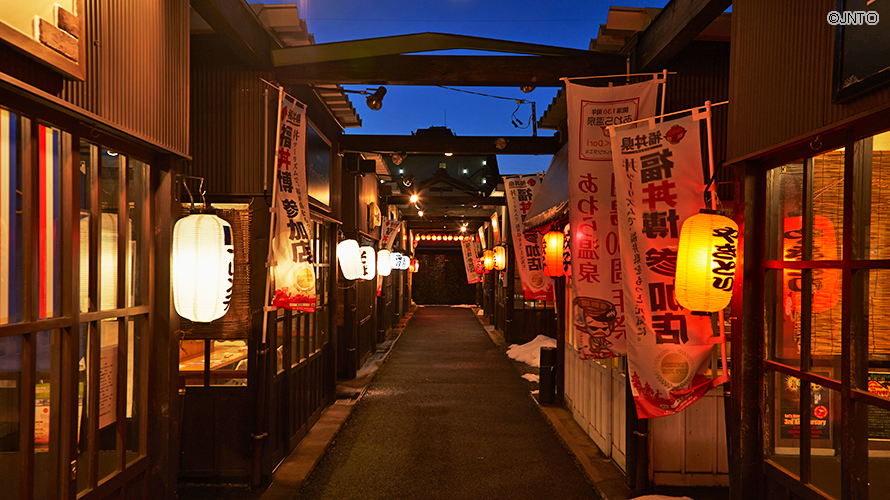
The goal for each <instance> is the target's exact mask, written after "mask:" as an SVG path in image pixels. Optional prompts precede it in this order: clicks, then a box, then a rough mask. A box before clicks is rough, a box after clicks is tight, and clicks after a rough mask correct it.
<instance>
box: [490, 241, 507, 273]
mask: <svg viewBox="0 0 890 500" xmlns="http://www.w3.org/2000/svg"><path fill="white" fill-rule="evenodd" d="M493 250H494V262H493V265H494V268H495V270H497V271H503V270H504V269H506V268H507V248H506V247H504V246H503V245H498V246H496V247H494V249H493Z"/></svg>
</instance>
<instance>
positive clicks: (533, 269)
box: [504, 174, 553, 300]
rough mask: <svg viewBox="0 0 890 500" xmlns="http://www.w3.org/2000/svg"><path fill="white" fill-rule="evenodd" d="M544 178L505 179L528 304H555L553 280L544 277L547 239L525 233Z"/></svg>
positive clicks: (516, 249) (519, 268) (526, 176)
mask: <svg viewBox="0 0 890 500" xmlns="http://www.w3.org/2000/svg"><path fill="white" fill-rule="evenodd" d="M542 177H543V176H542V175H540V174H530V175H514V176H504V186H505V188H506V195H507V218H508V219H509V221H510V222H509V223H510V228H511V231H510V232H511V233H512V234H513V250H514V255H515V256H516V268H517V269H518V270H519V278H520V280H521V281H522V293H523V296H524V297H525V298H526V299H527V300H553V280H551V279H550V278H548V277H547V276H546V275H545V274H544V256H543V252H542V248H543V238H544V235H543V233H542V232H541V231H538V230H535V231H529V232H527V233H523V229H524V224H525V218H526V215H527V214H528V211H529V209H530V208H531V206H532V201H533V200H534V198H535V191H536V190H537V189H538V187H539V186H540V185H541V178H542Z"/></svg>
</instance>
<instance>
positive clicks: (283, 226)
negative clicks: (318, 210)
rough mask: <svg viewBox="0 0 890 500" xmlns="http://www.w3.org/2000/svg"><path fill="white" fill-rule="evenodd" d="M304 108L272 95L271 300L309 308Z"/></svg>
mask: <svg viewBox="0 0 890 500" xmlns="http://www.w3.org/2000/svg"><path fill="white" fill-rule="evenodd" d="M305 115H306V108H305V107H304V106H303V105H302V104H300V103H298V102H297V101H296V100H295V99H294V98H293V97H291V96H289V95H287V94H285V93H284V92H283V91H282V92H281V94H280V97H279V99H278V134H277V137H276V147H275V151H276V155H275V156H276V158H277V161H276V162H275V188H274V191H273V198H274V200H273V205H274V207H275V209H274V213H273V215H274V217H275V229H274V231H273V233H272V242H271V244H272V253H273V256H272V259H273V268H274V273H275V296H274V297H273V298H272V305H273V306H276V307H283V308H285V309H292V310H295V311H301V312H310V313H311V312H315V269H314V267H313V265H312V264H313V262H314V259H313V256H312V225H311V222H310V219H309V193H308V191H307V184H306V116H305Z"/></svg>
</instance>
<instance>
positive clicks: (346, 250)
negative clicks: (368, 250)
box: [337, 240, 363, 280]
mask: <svg viewBox="0 0 890 500" xmlns="http://www.w3.org/2000/svg"><path fill="white" fill-rule="evenodd" d="M337 261H339V262H340V270H341V271H343V277H344V278H346V279H348V280H357V279H359V278H361V277H362V274H363V272H362V261H361V252H360V251H359V246H358V242H357V241H355V240H343V241H341V242H340V243H339V244H337Z"/></svg>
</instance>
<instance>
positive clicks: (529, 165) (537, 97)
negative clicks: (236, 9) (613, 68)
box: [249, 0, 667, 174]
mask: <svg viewBox="0 0 890 500" xmlns="http://www.w3.org/2000/svg"><path fill="white" fill-rule="evenodd" d="M249 1H252V0H249ZM265 3H296V4H297V8H298V10H299V13H300V17H302V18H303V19H305V20H306V23H307V25H308V28H309V32H310V33H312V34H314V35H315V42H316V43H327V42H338V41H343V40H357V39H362V38H375V37H382V36H393V35H404V34H410V33H423V32H440V33H452V34H458V35H470V36H480V37H487V38H497V39H502V40H510V41H517V42H527V43H536V44H542V45H554V46H559V47H568V48H573V49H583V50H586V49H587V48H588V46H589V44H590V39H591V38H594V37H596V33H597V30H598V29H599V25H600V24H604V23H605V22H606V16H607V15H608V12H609V6H610V5H618V6H626V7H663V6H664V5H665V4H666V3H667V0H614V2H610V1H606V0H593V1H586V2H581V1H547V0H537V1H531V0H412V1H404V0H401V1H394V0H379V1H374V0H370V1H368V0H366V1H358V0H291V1H278V0H271V1H270V0H266V2H265ZM567 76H571V75H567ZM345 87H346V88H349V89H354V90H364V89H365V88H366V87H361V86H353V85H349V86H345ZM464 90H469V91H473V92H482V93H486V94H491V95H497V96H502V97H509V98H514V99H526V100H534V101H535V103H536V108H537V109H536V111H537V118H538V119H540V117H541V115H542V114H543V113H544V111H545V110H546V109H547V106H548V105H549V104H550V102H551V100H552V99H553V97H554V96H556V92H557V88H538V89H536V90H535V91H533V92H531V93H529V94H523V93H522V92H520V90H519V89H518V88H496V87H465V88H464ZM349 97H350V100H351V101H352V102H353V105H354V106H355V108H356V110H357V111H358V113H359V116H360V117H361V119H362V126H361V128H350V129H347V130H346V133H347V134H393V135H408V134H410V133H411V132H413V131H416V130H417V129H424V128H428V127H431V126H443V125H445V126H448V128H450V129H451V130H452V131H453V132H454V133H455V134H456V135H459V136H472V135H529V136H531V135H532V129H531V127H530V126H528V124H529V118H530V116H531V106H530V105H529V104H524V105H521V106H520V107H519V110H518V111H516V114H515V116H516V118H518V119H519V120H520V121H521V122H522V124H523V125H524V126H528V128H516V127H514V126H513V125H512V123H511V120H512V119H513V112H514V110H516V108H517V105H516V103H515V102H514V101H513V100H507V99H496V98H491V97H483V96H477V95H472V94H466V93H463V92H456V91H452V90H446V89H442V88H438V87H410V86H395V85H390V86H387V94H386V97H385V98H384V100H383V108H382V109H380V110H379V111H371V110H370V109H368V107H367V106H365V103H364V99H363V97H362V96H360V95H350V96H349ZM552 134H553V131H552V130H539V131H538V135H552ZM550 159H551V156H514V155H500V156H498V165H499V167H500V171H501V173H502V174H519V173H530V172H542V171H544V170H546V169H547V166H548V165H549V163H550Z"/></svg>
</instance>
